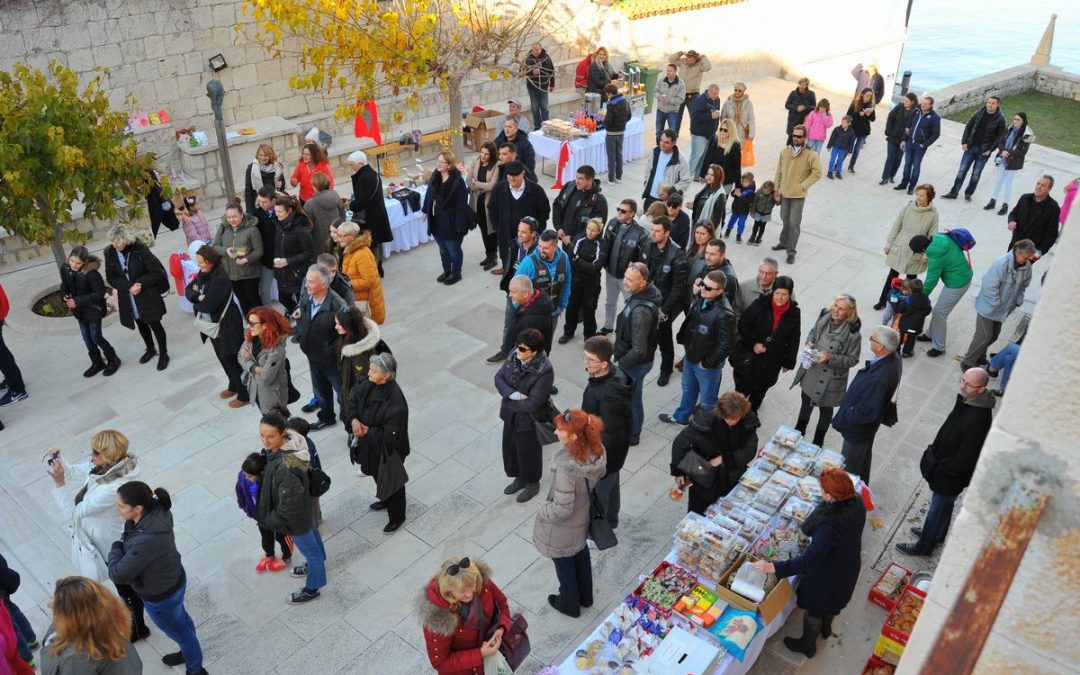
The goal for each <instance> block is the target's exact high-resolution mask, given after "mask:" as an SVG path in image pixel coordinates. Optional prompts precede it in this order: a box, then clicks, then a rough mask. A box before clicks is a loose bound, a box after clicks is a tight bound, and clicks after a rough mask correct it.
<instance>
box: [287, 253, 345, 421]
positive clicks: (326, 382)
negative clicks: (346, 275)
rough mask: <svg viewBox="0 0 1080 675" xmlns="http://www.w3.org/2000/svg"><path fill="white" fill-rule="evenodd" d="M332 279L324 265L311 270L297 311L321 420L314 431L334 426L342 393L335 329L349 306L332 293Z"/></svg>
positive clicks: (298, 330)
mask: <svg viewBox="0 0 1080 675" xmlns="http://www.w3.org/2000/svg"><path fill="white" fill-rule="evenodd" d="M332 278H333V277H332V275H331V274H330V270H328V269H326V268H325V267H323V266H322V265H312V266H311V267H309V268H308V271H307V276H306V277H305V279H304V293H303V295H302V296H301V298H300V303H299V306H298V307H297V308H296V310H297V311H298V312H299V313H300V315H299V317H297V318H298V321H297V324H296V330H297V333H298V334H299V336H300V351H302V352H304V356H307V359H308V367H309V369H310V371H311V388H312V390H313V391H314V393H315V401H316V403H317V405H318V406H319V420H318V421H317V422H315V423H314V424H312V425H311V429H312V431H316V430H318V429H325V428H326V427H329V426H332V425H333V424H334V422H335V421H336V419H335V417H334V397H335V396H337V395H338V394H339V393H340V392H341V376H340V374H339V373H338V353H337V344H338V339H339V336H338V333H337V330H335V329H334V316H335V315H336V314H337V313H338V312H341V311H344V310H346V309H348V308H349V305H348V304H346V303H345V301H344V300H342V299H341V296H340V295H338V294H337V293H335V292H333V291H332V290H330V280H331V279H332Z"/></svg>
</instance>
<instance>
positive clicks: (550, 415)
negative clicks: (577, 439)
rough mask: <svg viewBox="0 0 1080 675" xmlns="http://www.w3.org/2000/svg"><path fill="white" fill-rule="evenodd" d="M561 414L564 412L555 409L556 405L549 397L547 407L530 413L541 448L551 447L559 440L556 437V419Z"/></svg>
mask: <svg viewBox="0 0 1080 675" xmlns="http://www.w3.org/2000/svg"><path fill="white" fill-rule="evenodd" d="M561 414H562V411H560V410H559V409H558V408H556V407H555V403H554V402H553V401H552V400H551V398H550V397H548V400H547V405H546V406H544V407H543V408H541V409H540V410H539V411H538V412H534V413H529V415H530V416H531V417H532V420H533V424H534V425H535V426H536V440H538V441H539V442H540V445H541V446H544V445H551V444H552V443H554V442H555V441H557V440H559V438H558V436H556V435H555V418H556V417H558V416H559V415H561Z"/></svg>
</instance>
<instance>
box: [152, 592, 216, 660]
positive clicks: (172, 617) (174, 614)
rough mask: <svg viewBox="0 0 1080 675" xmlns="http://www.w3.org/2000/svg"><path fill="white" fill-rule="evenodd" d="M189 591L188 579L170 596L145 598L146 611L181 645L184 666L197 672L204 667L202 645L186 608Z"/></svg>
mask: <svg viewBox="0 0 1080 675" xmlns="http://www.w3.org/2000/svg"><path fill="white" fill-rule="evenodd" d="M186 591H187V580H186V579H185V580H184V583H182V584H180V588H179V589H177V591H176V592H175V593H173V594H172V595H171V596H169V597H168V598H165V599H164V600H159V601H157V602H153V601H151V600H147V599H145V598H144V599H143V604H144V605H145V607H146V613H147V614H149V615H150V620H151V621H153V622H154V625H155V626H157V627H158V628H159V629H161V632H162V633H165V635H166V636H168V638H169V639H170V640H172V641H173V642H175V643H176V644H177V645H179V646H180V653H181V654H183V655H184V668H185V669H186V670H187V672H189V673H197V672H199V670H200V669H201V668H202V665H203V663H202V660H203V654H202V645H200V644H199V636H198V635H196V634H195V622H194V621H192V620H191V615H190V614H188V613H187V610H186V609H184V593H185V592H186Z"/></svg>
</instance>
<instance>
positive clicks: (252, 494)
mask: <svg viewBox="0 0 1080 675" xmlns="http://www.w3.org/2000/svg"><path fill="white" fill-rule="evenodd" d="M264 469H266V456H265V455H264V454H262V453H260V452H253V453H251V454H250V455H248V456H247V458H246V459H244V463H243V464H241V465H240V473H239V475H237V477H236V501H237V503H238V504H239V505H240V510H241V511H243V512H244V513H246V514H247V516H248V518H251V519H252V520H255V521H256V522H257V521H258V512H257V508H258V507H257V504H258V503H259V486H260V484H261V482H262V474H263V470H264ZM259 534H260V535H262V547H263V553H264V554H265V555H264V556H263V558H262V560H260V561H259V563H258V564H257V565H255V571H256V572H258V573H259V574H262V573H263V572H265V571H267V570H270V571H271V572H280V571H281V570H283V569H285V568H286V567H288V566H289V562H290V561H291V560H292V537H290V536H289V535H287V534H282V533H280V532H272V531H271V530H267V529H265V528H262V527H260V528H259ZM275 539H276V540H277V542H278V544H280V545H281V558H280V559H278V558H275V557H274V540H275Z"/></svg>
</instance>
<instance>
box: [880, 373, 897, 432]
mask: <svg viewBox="0 0 1080 675" xmlns="http://www.w3.org/2000/svg"><path fill="white" fill-rule="evenodd" d="M898 396H900V383H899V382H897V383H896V390H895V391H894V392H893V395H892V398H890V399H889V400H888V401H886V402H885V412H884V414H882V416H881V423H882V424H884V425H885V426H887V427H891V426H894V425H895V424H896V423H897V422H899V421H900V417H899V416H898V411H897V408H896V399H897V397H898Z"/></svg>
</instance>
